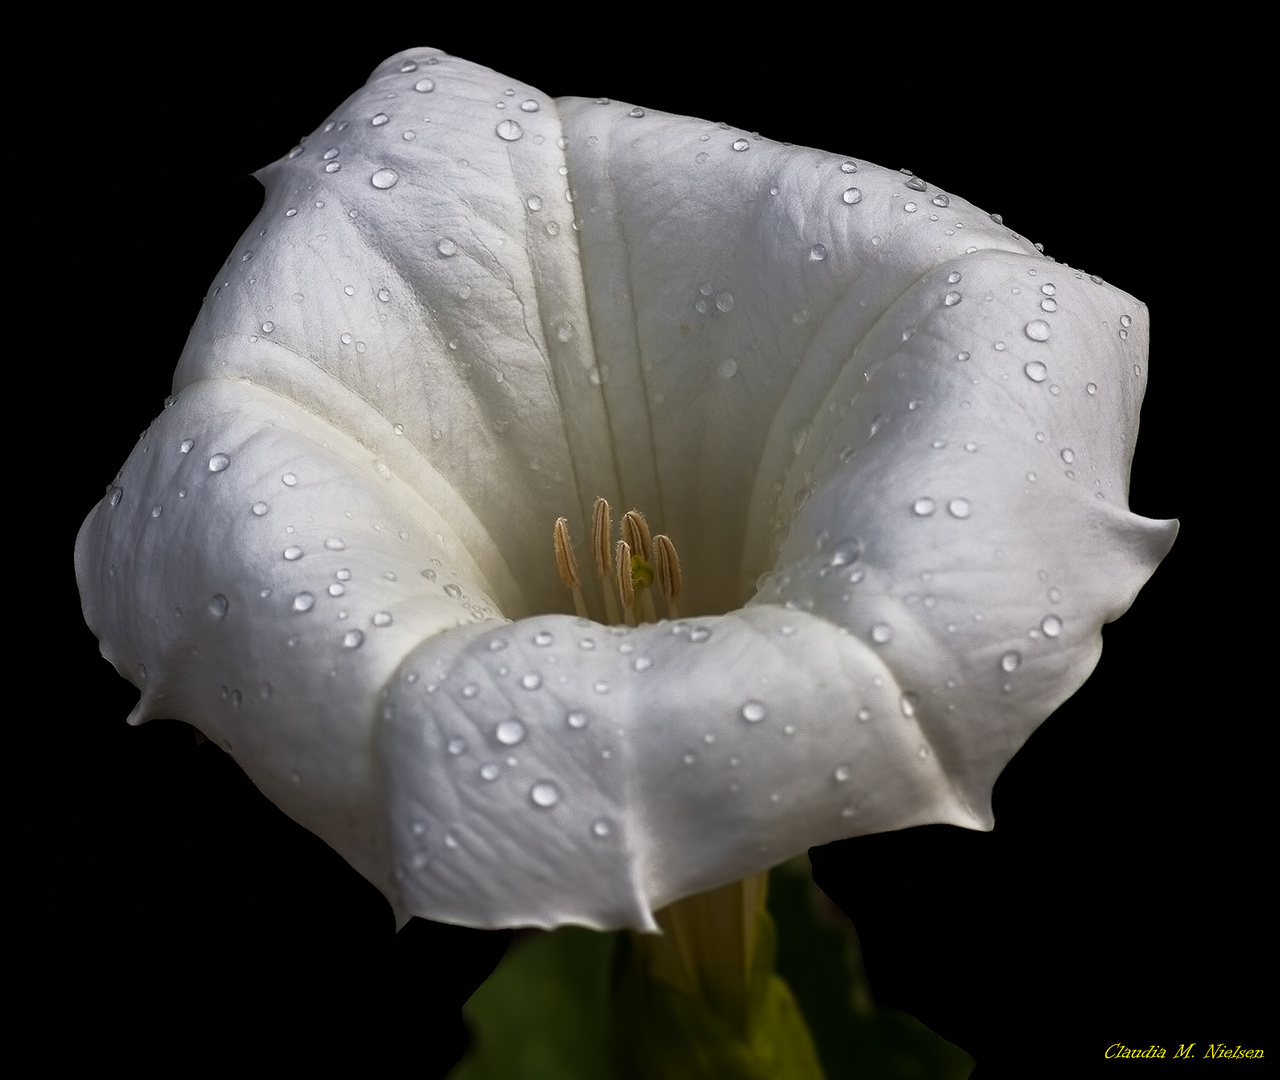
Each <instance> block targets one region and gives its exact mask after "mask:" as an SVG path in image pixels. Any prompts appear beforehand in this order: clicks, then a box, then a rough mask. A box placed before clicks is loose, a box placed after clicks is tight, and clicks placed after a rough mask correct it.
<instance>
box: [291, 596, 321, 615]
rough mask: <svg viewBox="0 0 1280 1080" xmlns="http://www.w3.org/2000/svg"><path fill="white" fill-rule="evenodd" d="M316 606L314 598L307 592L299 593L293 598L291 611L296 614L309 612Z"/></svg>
mask: <svg viewBox="0 0 1280 1080" xmlns="http://www.w3.org/2000/svg"><path fill="white" fill-rule="evenodd" d="M315 606H316V598H315V597H314V596H312V595H311V594H310V593H309V592H300V593H298V595H297V596H295V597H294V598H293V610H294V611H297V612H303V611H310V610H311V609H312V608H313V607H315Z"/></svg>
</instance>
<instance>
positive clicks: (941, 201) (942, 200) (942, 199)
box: [933, 194, 951, 207]
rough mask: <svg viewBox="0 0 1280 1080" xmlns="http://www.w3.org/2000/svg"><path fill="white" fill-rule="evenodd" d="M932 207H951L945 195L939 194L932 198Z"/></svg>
mask: <svg viewBox="0 0 1280 1080" xmlns="http://www.w3.org/2000/svg"><path fill="white" fill-rule="evenodd" d="M933 205H934V206H940V207H947V206H950V205H951V199H950V198H949V197H948V196H946V195H941V194H939V195H935V196H934V197H933Z"/></svg>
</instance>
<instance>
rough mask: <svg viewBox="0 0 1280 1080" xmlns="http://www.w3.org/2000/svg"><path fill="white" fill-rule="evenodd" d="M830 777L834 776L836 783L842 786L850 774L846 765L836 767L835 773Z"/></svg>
mask: <svg viewBox="0 0 1280 1080" xmlns="http://www.w3.org/2000/svg"><path fill="white" fill-rule="evenodd" d="M832 775H834V776H835V778H836V780H837V781H839V782H840V783H841V784H843V783H844V782H845V781H846V780H848V779H849V775H850V773H849V766H848V765H837V766H836V771H835V772H834V773H833V774H832Z"/></svg>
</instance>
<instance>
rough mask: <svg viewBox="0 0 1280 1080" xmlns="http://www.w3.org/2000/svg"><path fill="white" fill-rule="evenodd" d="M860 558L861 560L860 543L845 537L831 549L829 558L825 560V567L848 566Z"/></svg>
mask: <svg viewBox="0 0 1280 1080" xmlns="http://www.w3.org/2000/svg"><path fill="white" fill-rule="evenodd" d="M860 558H862V542H861V541H860V540H855V539H853V538H852V537H846V538H845V539H843V540H841V541H840V542H839V543H838V544H836V546H835V547H834V548H832V549H831V557H830V558H829V559H828V560H827V565H828V566H831V567H837V566H848V565H849V564H850V563H855V562H857V561H858V560H859V559H860Z"/></svg>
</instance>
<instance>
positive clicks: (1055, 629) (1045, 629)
mask: <svg viewBox="0 0 1280 1080" xmlns="http://www.w3.org/2000/svg"><path fill="white" fill-rule="evenodd" d="M1040 632H1041V633H1043V634H1044V636H1045V637H1048V638H1055V637H1057V636H1058V635H1059V634H1061V633H1062V620H1061V619H1060V618H1058V616H1056V615H1046V616H1045V617H1044V618H1043V619H1041V620H1040Z"/></svg>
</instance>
